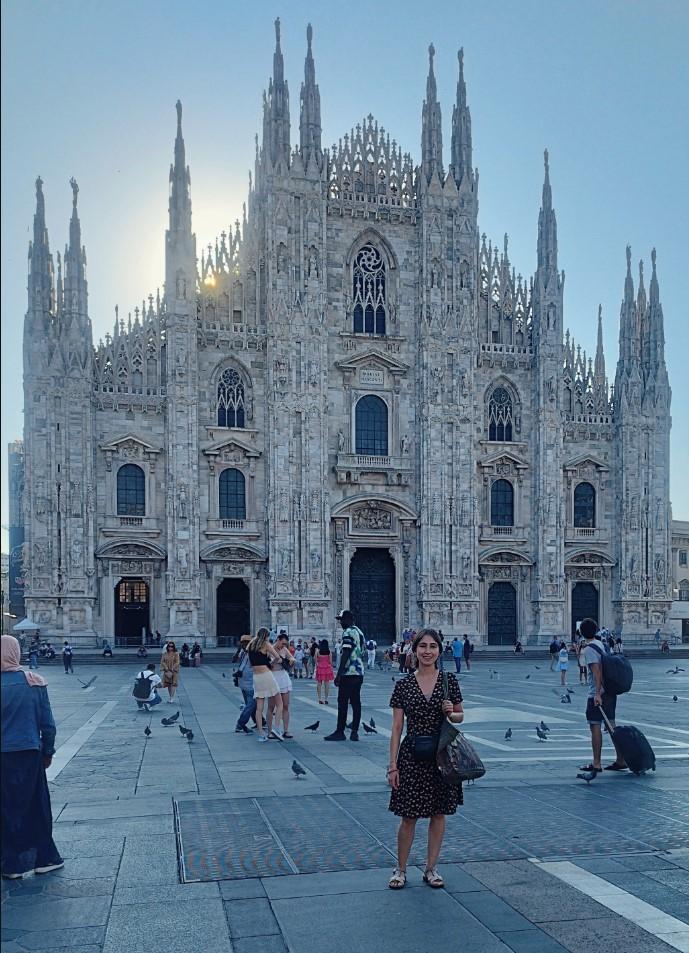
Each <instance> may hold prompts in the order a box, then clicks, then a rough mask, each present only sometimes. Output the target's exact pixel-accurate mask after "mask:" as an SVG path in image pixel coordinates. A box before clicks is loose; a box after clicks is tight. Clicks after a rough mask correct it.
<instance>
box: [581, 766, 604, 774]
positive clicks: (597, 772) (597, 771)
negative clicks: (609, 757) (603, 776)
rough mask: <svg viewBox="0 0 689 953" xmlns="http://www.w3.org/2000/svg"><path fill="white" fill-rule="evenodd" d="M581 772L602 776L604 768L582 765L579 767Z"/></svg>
mask: <svg viewBox="0 0 689 953" xmlns="http://www.w3.org/2000/svg"><path fill="white" fill-rule="evenodd" d="M579 770H580V771H595V772H596V774H600V773H601V771H602V770H603V769H602V768H597V767H596V766H595V765H594V764H582V765H580V766H579Z"/></svg>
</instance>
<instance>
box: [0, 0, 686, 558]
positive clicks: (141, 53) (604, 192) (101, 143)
mask: <svg viewBox="0 0 689 953" xmlns="http://www.w3.org/2000/svg"><path fill="white" fill-rule="evenodd" d="M0 10H1V16H2V103H1V105H2V113H1V126H2V128H1V131H2V140H1V159H2V183H1V188H2V194H1V198H2V234H1V240H2V256H1V266H2V273H1V277H2V284H1V308H2V311H1V318H2V321H1V332H2V446H1V447H0V458H1V462H2V501H1V504H2V524H3V533H2V549H3V551H6V547H7V534H6V533H5V531H4V526H6V525H7V452H6V451H7V443H8V442H9V441H11V440H14V439H16V438H17V437H20V436H21V434H22V404H23V397H22V325H23V319H24V314H25V311H26V280H27V249H28V242H29V238H30V234H31V231H32V222H33V213H34V207H35V187H34V181H35V179H36V176H37V175H38V174H40V175H41V176H42V178H43V180H44V193H45V198H46V215H47V224H48V231H49V236H50V243H51V250H52V252H53V255H55V252H56V251H58V250H59V249H62V248H64V245H65V242H66V240H67V235H68V222H69V215H70V210H71V197H72V195H71V190H70V187H69V179H70V177H71V176H74V177H75V178H76V179H77V181H78V183H79V189H80V191H79V211H80V218H81V224H82V238H83V241H84V243H85V245H86V251H87V259H88V271H87V276H88V282H89V310H90V316H91V319H92V322H93V330H94V340H98V339H100V338H101V337H102V336H104V334H105V333H106V332H107V331H109V330H111V329H112V325H113V321H114V309H115V305H119V311H120V316H125V317H126V315H127V313H128V312H129V311H133V309H134V308H135V307H136V306H137V305H139V306H140V304H141V301H142V299H143V298H144V297H146V296H147V295H148V294H149V293H150V292H153V293H155V290H156V288H157V287H159V286H160V285H161V283H162V279H163V264H164V237H165V236H164V233H165V227H166V220H167V191H168V184H167V177H168V169H169V164H170V161H171V159H172V152H173V140H174V134H175V108H174V105H175V101H176V100H177V99H178V98H179V99H181V100H182V103H183V105H184V121H183V122H184V136H185V141H186V147H187V160H188V162H189V165H190V169H191V189H192V207H193V227H194V231H195V232H196V236H197V246H198V248H199V254H200V249H201V247H202V246H204V245H207V244H208V243H209V242H214V241H215V237H216V236H217V235H218V234H219V233H220V232H221V231H223V230H227V229H228V227H229V226H230V225H231V223H233V222H234V221H235V219H237V218H241V214H242V202H243V201H244V200H245V198H246V192H247V187H248V171H249V169H250V168H252V166H253V156H254V135H255V133H256V132H259V131H260V128H261V95H262V91H263V89H264V88H265V86H266V84H267V79H268V76H269V74H270V71H271V68H272V53H273V48H274V28H273V21H274V19H275V17H277V16H279V17H280V18H281V23H282V49H283V53H284V57H285V71H286V77H287V79H288V81H289V87H290V103H291V115H292V142H293V143H294V141H295V137H297V138H298V129H299V87H300V84H301V81H302V78H303V68H304V67H303V64H304V54H305V50H306V36H305V34H306V25H307V23H308V22H311V23H312V25H313V30H314V40H313V50H314V56H315V62H316V78H317V81H318V84H319V87H320V94H321V112H322V123H323V140H324V145H330V144H331V143H332V142H334V141H335V140H337V139H339V138H340V137H341V136H343V135H344V134H345V133H346V132H348V131H349V130H350V129H351V127H352V126H353V125H355V124H356V123H357V122H359V121H361V119H362V118H363V117H364V116H366V115H368V114H369V113H372V114H373V116H374V117H375V118H376V119H377V120H378V122H379V123H380V124H382V125H383V126H384V127H385V129H386V130H387V131H388V132H389V133H390V135H391V137H394V138H395V139H396V140H397V141H398V143H400V145H401V146H402V148H403V150H404V151H409V152H411V154H412V157H413V159H414V161H415V162H418V161H419V158H420V136H421V104H422V101H423V97H424V93H425V82H426V74H427V68H428V53H427V49H428V44H429V43H430V42H433V43H434V45H435V49H436V56H435V72H436V78H437V83H438V94H439V100H440V102H441V106H442V114H443V133H444V158H445V164H446V165H447V162H448V160H449V145H450V122H451V115H452V105H453V102H454V98H455V87H456V81H457V50H458V48H459V47H460V46H463V48H464V57H465V75H466V81H467V92H468V101H469V105H470V108H471V116H472V132H473V145H474V165H476V166H478V167H479V170H480V189H479V227H480V229H481V231H482V232H485V233H486V235H487V236H488V238H490V239H492V240H493V242H494V243H496V242H497V243H498V244H499V245H500V246H502V241H503V236H504V234H505V233H507V234H508V235H509V248H510V258H511V261H512V263H513V265H514V266H515V268H516V270H517V272H521V273H523V274H524V275H529V274H532V273H533V271H534V269H535V264H536V230H537V220H538V209H539V204H540V196H541V186H542V180H543V150H544V148H546V147H547V148H548V150H549V154H550V176H551V182H552V187H553V202H554V206H555V209H556V213H557V221H558V240H559V265H560V268H562V269H564V270H565V272H566V279H567V280H566V284H565V297H564V318H565V327H569V328H570V331H571V332H572V334H573V335H574V337H575V339H576V340H577V341H578V342H580V343H581V345H582V347H584V348H585V349H586V350H587V351H588V352H589V353H590V354H591V355H592V354H593V352H594V349H595V342H596V316H597V312H598V305H599V303H600V304H601V305H602V308H603V321H604V341H605V352H606V361H607V370H608V374H609V376H610V378H611V379H612V378H613V377H614V371H615V362H616V359H617V341H618V327H619V309H620V301H621V296H622V290H623V282H624V275H625V246H626V245H627V244H630V245H631V247H632V255H633V259H634V262H635V263H636V262H637V261H638V259H639V258H643V259H644V261H645V263H646V264H647V267H646V274H647V276H648V274H649V273H650V254H651V248H652V247H656V249H657V254H658V277H659V282H660V294H661V302H662V305H663V310H664V314H665V337H666V354H667V363H668V372H669V376H670V384H671V387H672V391H673V396H672V415H673V427H672V437H671V461H672V463H671V499H672V503H673V515H674V517H675V519H689V480H688V479H687V474H689V428H688V427H687V422H686V421H687V413H686V410H687V406H688V405H689V374H687V370H686V365H687V359H688V358H689V331H688V330H687V315H686V293H685V288H684V281H685V280H686V275H687V251H688V247H687V246H688V240H687V235H688V234H689V231H688V223H689V176H688V175H687V155H689V123H688V122H687V116H689V65H688V64H689V59H688V58H687V55H686V50H687V47H688V46H689V3H688V2H687V0H654V2H653V3H650V4H649V3H647V2H641V0H576V2H564V0H520V2H518V3H517V2H508V0H493V2H492V3H484V4H479V3H476V2H468V0H436V2H434V3H432V4H427V3H419V2H417V3H411V2H406V0H398V2H396V3H394V4H393V3H388V2H380V0H374V2H371V0H366V2H362V0H350V2H348V3H347V4H339V3H338V4H335V3H328V2H325V3H324V2H321V3H314V2H310V3H308V2H304V0H290V2H289V3H283V4H282V5H280V4H278V3H274V2H272V0H271V2H260V3H254V4H247V3H245V2H241V3H239V2H234V0H222V2H213V0H207V2H206V3H204V4H193V3H190V2H188V0H186V2H183V0H110V2H105V0H60V2H59V3H58V2H56V0H55V2H54V0H50V2H49V0H42V2H37V0H3V2H2V5H1V7H0ZM635 268H636V265H635Z"/></svg>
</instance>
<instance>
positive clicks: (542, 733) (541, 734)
mask: <svg viewBox="0 0 689 953" xmlns="http://www.w3.org/2000/svg"><path fill="white" fill-rule="evenodd" d="M536 734H537V735H538V740H539V741H547V740H548V736H547V734H546V733H545V731H541V729H540V728H539V727H538V726H537V727H536Z"/></svg>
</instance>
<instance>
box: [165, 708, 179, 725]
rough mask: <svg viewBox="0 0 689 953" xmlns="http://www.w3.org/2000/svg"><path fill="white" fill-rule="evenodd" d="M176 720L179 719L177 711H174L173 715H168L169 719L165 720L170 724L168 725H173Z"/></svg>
mask: <svg viewBox="0 0 689 953" xmlns="http://www.w3.org/2000/svg"><path fill="white" fill-rule="evenodd" d="M178 718H179V711H176V712H175V713H174V715H170V717H169V718H168V719H167V720H168V721H169V722H170V724H171V725H172V724H174V723H175V722H176V721H177V719H178Z"/></svg>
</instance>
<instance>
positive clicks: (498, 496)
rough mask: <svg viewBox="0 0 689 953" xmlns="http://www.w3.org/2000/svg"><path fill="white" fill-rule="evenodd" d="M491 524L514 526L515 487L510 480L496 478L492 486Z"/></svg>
mask: <svg viewBox="0 0 689 953" xmlns="http://www.w3.org/2000/svg"><path fill="white" fill-rule="evenodd" d="M490 525H491V526H514V488H513V486H512V484H511V483H510V481H509V480H496V481H495V483H493V485H492V486H491V488H490Z"/></svg>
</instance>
